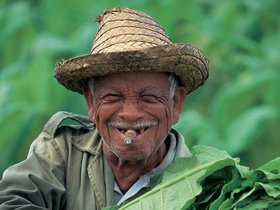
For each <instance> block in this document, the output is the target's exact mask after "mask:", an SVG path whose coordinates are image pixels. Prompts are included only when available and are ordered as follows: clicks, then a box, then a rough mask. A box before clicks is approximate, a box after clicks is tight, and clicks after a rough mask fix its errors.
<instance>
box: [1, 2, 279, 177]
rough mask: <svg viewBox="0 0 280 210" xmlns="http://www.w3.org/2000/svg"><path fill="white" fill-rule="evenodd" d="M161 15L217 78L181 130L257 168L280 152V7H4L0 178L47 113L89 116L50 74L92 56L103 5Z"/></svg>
mask: <svg viewBox="0 0 280 210" xmlns="http://www.w3.org/2000/svg"><path fill="white" fill-rule="evenodd" d="M115 6H121V7H131V8H134V9H137V10H142V11H144V12H146V13H148V14H149V15H151V16H152V17H154V18H155V19H156V20H157V21H158V22H159V23H160V24H161V25H162V26H163V27H164V28H165V29H166V31H167V33H168V34H169V35H170V37H171V39H172V40H173V42H184V43H186V42H188V43H192V44H193V45H195V46H198V47H200V48H201V49H203V51H204V52H205V53H206V55H207V56H208V58H209V60H210V78H209V80H208V81H207V82H206V84H205V85H204V86H203V87H202V88H201V89H200V90H199V91H197V92H194V93H192V94H190V95H189V96H188V98H187V101H186V104H185V109H184V113H183V115H182V117H181V119H180V122H179V123H178V124H177V125H176V127H177V128H178V129H180V131H181V132H182V133H183V134H184V136H185V138H186V143H187V145H188V146H192V145H196V144H205V145H212V146H215V147H217V148H219V149H225V150H227V151H228V152H229V153H230V154H231V155H233V156H239V157H241V163H243V164H246V165H249V166H251V167H255V166H258V165H260V164H262V163H264V162H266V161H268V160H270V159H272V158H274V157H276V156H279V155H280V152H279V149H280V145H279V142H278V141H279V137H280V135H279V134H280V131H279V130H280V108H279V107H280V82H279V81H280V71H279V68H280V67H279V66H280V41H279V37H280V15H279V14H280V1H277V0H266V1H263V0H255V1H252V0H235V1H233V0H231V1H230V0H134V1H125V0H120V1H109V0H108V1H106V0H95V1H93V0H17V1H16V0H2V1H0V28H1V30H0V57H1V59H0V135H1V138H0V173H1V174H2V172H3V170H4V169H5V168H7V167H8V166H10V165H12V164H14V163H16V162H18V161H20V160H22V159H24V158H25V157H26V155H27V152H28V148H29V145H30V144H31V143H32V141H33V140H34V139H35V138H36V136H37V135H38V134H39V132H40V131H41V129H42V127H43V125H44V123H45V122H46V121H47V120H48V119H49V117H50V116H51V115H52V114H53V113H55V112H56V111H59V110H65V111H72V112H76V113H81V114H86V112H85V105H84V102H83V97H82V96H80V95H78V94H76V93H71V92H70V91H67V90H66V89H64V88H63V87H62V86H60V85H58V83H57V82H56V81H55V80H54V78H53V69H54V65H55V63H56V61H58V60H61V59H63V58H64V59H67V58H70V57H74V56H78V55H82V54H86V53H88V52H89V51H90V48H91V42H92V41H93V37H94V33H95V31H96V28H97V25H96V24H95V23H94V19H95V17H96V16H97V15H98V14H100V13H101V12H102V11H103V10H104V8H106V7H108V8H111V7H115Z"/></svg>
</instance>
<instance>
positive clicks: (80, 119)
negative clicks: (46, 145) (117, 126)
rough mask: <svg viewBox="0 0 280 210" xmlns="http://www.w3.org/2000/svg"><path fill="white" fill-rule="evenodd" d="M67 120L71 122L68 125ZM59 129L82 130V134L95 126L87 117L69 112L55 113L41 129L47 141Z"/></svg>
mask: <svg viewBox="0 0 280 210" xmlns="http://www.w3.org/2000/svg"><path fill="white" fill-rule="evenodd" d="M68 120H71V121H73V122H71V124H69V122H68ZM61 127H68V128H70V129H74V130H83V131H84V132H86V131H90V130H92V129H93V128H94V127H95V125H94V123H92V122H91V121H90V120H89V119H88V117H87V116H83V115H80V114H75V113H71V112H65V111H60V112H57V113H55V114H54V115H53V116H52V117H51V118H50V119H49V120H48V121H47V123H46V124H45V126H44V128H43V132H42V133H44V136H45V137H46V138H47V139H53V138H54V137H55V136H56V134H57V133H58V131H59V130H60V128H61Z"/></svg>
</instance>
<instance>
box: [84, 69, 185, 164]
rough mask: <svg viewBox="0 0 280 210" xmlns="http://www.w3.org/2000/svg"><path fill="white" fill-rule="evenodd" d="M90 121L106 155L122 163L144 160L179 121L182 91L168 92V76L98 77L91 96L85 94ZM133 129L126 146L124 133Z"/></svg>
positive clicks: (142, 73)
mask: <svg viewBox="0 0 280 210" xmlns="http://www.w3.org/2000/svg"><path fill="white" fill-rule="evenodd" d="M84 95H85V98H86V102H87V107H88V111H89V117H90V119H91V120H92V121H93V122H94V123H95V124H96V127H97V129H98V131H99V133H100V135H101V136H102V137H103V139H104V143H105V145H106V146H107V149H108V151H110V152H111V153H113V154H115V155H116V156H117V157H118V158H120V159H122V160H134V161H137V160H145V159H147V158H148V157H149V156H150V155H151V154H152V153H153V152H155V151H156V150H157V149H158V148H159V146H160V145H161V143H162V141H163V140H164V138H165V137H166V135H167V134H168V132H169V130H170V128H171V126H172V124H174V123H176V122H177V121H178V119H179V115H180V112H181V109H182V107H183V103H184V99H185V89H184V88H183V87H179V88H177V89H176V91H175V94H174V95H172V94H171V92H170V82H169V81H168V75H167V74H164V73H149V72H131V73H115V74H111V75H109V76H104V77H98V78H96V79H95V83H94V96H93V97H92V96H91V94H90V92H89V91H88V90H87V91H85V92H84ZM132 126H136V127H133V129H134V130H135V131H136V133H137V136H136V139H135V141H134V142H133V143H132V144H130V145H127V144H125V142H124V138H125V135H124V133H125V132H126V131H127V130H128V129H129V128H130V127H132Z"/></svg>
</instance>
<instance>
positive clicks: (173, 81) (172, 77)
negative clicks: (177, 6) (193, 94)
mask: <svg viewBox="0 0 280 210" xmlns="http://www.w3.org/2000/svg"><path fill="white" fill-rule="evenodd" d="M168 81H169V83H170V97H171V98H172V97H173V96H174V94H175V90H176V88H177V87H178V80H177V79H176V76H175V74H172V73H170V74H169V77H168ZM94 83H95V79H94V77H91V78H89V80H88V88H89V90H90V92H91V95H92V96H94V91H95V90H94Z"/></svg>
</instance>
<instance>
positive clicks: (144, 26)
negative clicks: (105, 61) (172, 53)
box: [91, 8, 172, 54]
mask: <svg viewBox="0 0 280 210" xmlns="http://www.w3.org/2000/svg"><path fill="white" fill-rule="evenodd" d="M97 21H98V23H99V28H98V30H97V33H96V37H95V40H94V42H93V46H92V49H91V54H98V53H111V52H121V51H135V50H142V49H146V48H149V47H154V46H160V45H165V44H171V43H172V42H171V40H170V38H169V37H168V36H167V34H166V33H165V31H164V29H163V28H162V27H161V26H160V25H159V24H158V23H157V22H156V21H155V20H153V19H152V18H151V17H150V16H148V15H146V14H144V13H142V12H138V11H135V10H131V9H128V8H124V9H112V10H106V11H105V12H103V14H101V15H100V16H98V17H97Z"/></svg>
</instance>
